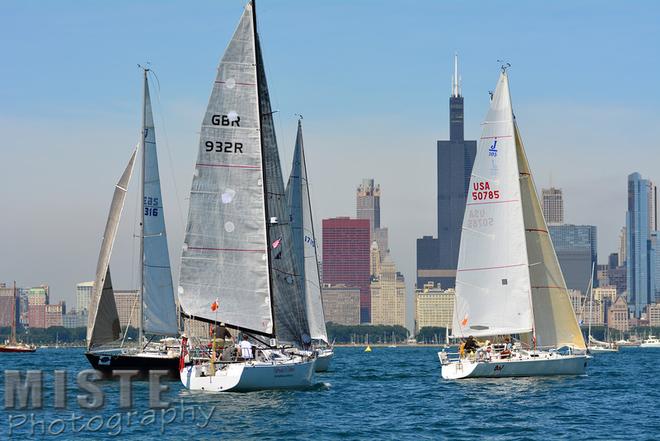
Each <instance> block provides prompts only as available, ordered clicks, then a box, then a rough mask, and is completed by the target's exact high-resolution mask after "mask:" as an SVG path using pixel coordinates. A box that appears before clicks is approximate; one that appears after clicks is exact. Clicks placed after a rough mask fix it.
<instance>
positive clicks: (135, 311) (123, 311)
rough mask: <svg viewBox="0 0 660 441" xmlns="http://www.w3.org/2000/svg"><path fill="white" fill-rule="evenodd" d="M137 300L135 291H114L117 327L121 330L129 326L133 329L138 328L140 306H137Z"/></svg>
mask: <svg viewBox="0 0 660 441" xmlns="http://www.w3.org/2000/svg"><path fill="white" fill-rule="evenodd" d="M138 300H139V296H138V291H137V290H136V289H134V290H128V291H119V290H115V305H117V314H118V315H119V325H120V326H121V327H122V328H125V327H126V326H129V325H130V326H132V327H133V328H137V327H138V326H139V323H138V321H139V315H140V305H138Z"/></svg>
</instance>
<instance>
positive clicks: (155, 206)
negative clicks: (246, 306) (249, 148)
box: [142, 71, 178, 335]
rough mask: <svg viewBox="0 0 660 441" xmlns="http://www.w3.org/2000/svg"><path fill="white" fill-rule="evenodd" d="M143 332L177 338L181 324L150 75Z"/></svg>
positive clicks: (146, 99) (146, 116)
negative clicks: (175, 289)
mask: <svg viewBox="0 0 660 441" xmlns="http://www.w3.org/2000/svg"><path fill="white" fill-rule="evenodd" d="M143 137H144V138H143V145H144V151H143V160H144V165H143V172H144V174H143V176H142V179H143V180H144V194H143V213H142V220H143V224H142V225H143V238H144V239H143V240H144V255H143V273H142V274H143V279H142V302H143V305H144V309H143V331H144V332H145V333H147V334H159V335H176V334H177V333H178V324H177V318H176V305H175V304H174V288H173V287H172V269H171V268H170V255H169V251H168V249H167V233H166V231H165V214H164V212H163V197H162V195H161V191H160V175H159V173H158V153H157V151H156V132H155V129H154V119H153V115H152V112H151V98H150V96H149V83H148V81H147V76H146V71H145V77H144V133H143Z"/></svg>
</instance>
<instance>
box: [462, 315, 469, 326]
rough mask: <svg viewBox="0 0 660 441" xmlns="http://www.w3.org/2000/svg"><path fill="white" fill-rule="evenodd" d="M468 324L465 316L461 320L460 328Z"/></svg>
mask: <svg viewBox="0 0 660 441" xmlns="http://www.w3.org/2000/svg"><path fill="white" fill-rule="evenodd" d="M467 324H468V316H467V314H465V317H463V320H461V326H465V325H467Z"/></svg>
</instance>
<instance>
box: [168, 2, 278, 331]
mask: <svg viewBox="0 0 660 441" xmlns="http://www.w3.org/2000/svg"><path fill="white" fill-rule="evenodd" d="M253 26H254V24H253V17H252V5H251V4H248V5H247V6H246V8H245V11H244V13H243V16H242V17H241V20H240V22H239V24H238V27H237V28H236V31H235V32H234V35H233V37H232V39H231V41H230V43H229V46H228V47H227V49H226V51H225V53H224V55H223V57H222V60H221V61H220V65H219V67H218V73H217V77H216V80H215V83H214V85H213V91H212V92H211V97H210V99H209V103H208V107H207V110H206V114H205V115H204V120H203V122H202V128H201V135H200V142H199V152H198V155H197V162H196V164H195V172H194V175H193V182H192V188H191V191H190V206H189V212H188V223H187V227H186V234H185V239H184V246H183V252H182V256H181V273H180V282H179V284H180V286H179V288H178V295H179V301H180V304H181V308H182V310H183V311H184V313H186V314H187V315H191V316H195V317H196V318H201V319H204V320H211V321H213V320H218V321H221V322H225V323H227V324H229V325H232V326H236V327H240V328H243V329H247V330H251V331H253V332H257V333H261V334H265V335H272V333H273V315H272V312H271V297H270V287H269V284H270V281H269V269H268V255H267V252H268V247H269V244H268V243H267V235H266V211H265V199H264V173H263V167H262V146H261V140H260V132H259V127H260V124H259V108H258V106H259V103H258V93H257V72H256V62H257V59H256V45H255V39H254V27H253ZM216 299H218V301H219V308H218V309H217V312H213V311H211V304H212V303H213V302H214V301H215V300H216Z"/></svg>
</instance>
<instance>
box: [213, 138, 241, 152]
mask: <svg viewBox="0 0 660 441" xmlns="http://www.w3.org/2000/svg"><path fill="white" fill-rule="evenodd" d="M204 145H205V146H206V151H207V152H220V153H243V143H242V142H226V141H225V142H223V141H206V142H205V143H204Z"/></svg>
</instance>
